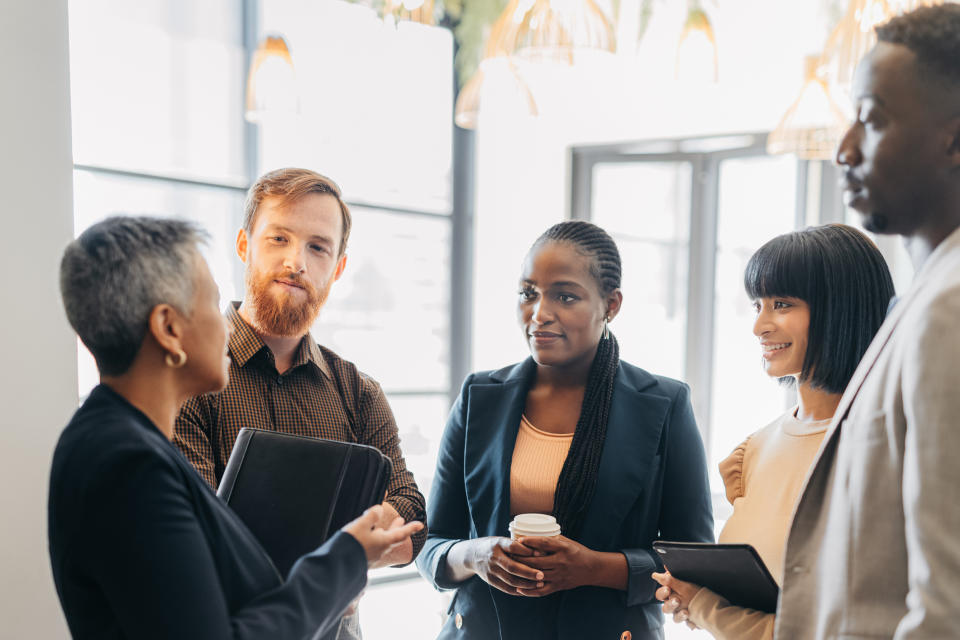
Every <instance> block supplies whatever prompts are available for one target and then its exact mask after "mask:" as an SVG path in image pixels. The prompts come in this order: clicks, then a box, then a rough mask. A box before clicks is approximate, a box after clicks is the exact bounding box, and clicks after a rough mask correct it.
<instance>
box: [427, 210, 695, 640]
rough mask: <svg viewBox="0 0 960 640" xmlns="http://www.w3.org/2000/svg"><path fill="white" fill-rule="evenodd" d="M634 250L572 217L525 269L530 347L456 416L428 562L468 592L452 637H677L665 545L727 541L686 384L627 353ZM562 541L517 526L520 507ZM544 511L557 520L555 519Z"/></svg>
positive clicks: (436, 495) (440, 583) (469, 386)
mask: <svg viewBox="0 0 960 640" xmlns="http://www.w3.org/2000/svg"><path fill="white" fill-rule="evenodd" d="M620 272H621V265H620V253H619V251H618V250H617V246H616V244H615V243H614V241H613V239H612V238H610V236H609V235H607V233H606V232H605V231H603V229H601V228H600V227H597V226H595V225H593V224H590V223H588V222H583V221H570V222H562V223H560V224H557V225H555V226H553V227H551V228H550V229H548V230H547V231H546V232H545V233H544V234H543V235H541V236H540V238H538V239H537V241H536V242H535V243H534V244H533V247H532V248H531V249H530V251H529V253H528V254H527V256H526V259H525V260H524V262H523V265H522V268H521V275H520V278H519V280H520V282H519V292H518V296H517V298H518V300H517V315H518V319H519V324H520V330H521V333H522V336H523V340H524V342H525V343H526V344H527V347H528V348H529V350H530V354H531V357H530V358H528V359H527V360H525V361H524V362H522V363H519V364H515V365H511V366H508V367H505V368H503V369H500V370H499V371H484V372H480V373H474V374H471V375H470V376H468V377H467V379H466V380H465V381H464V383H463V388H462V390H461V392H460V397H459V399H458V400H457V402H456V403H455V405H454V407H453V409H452V410H451V412H450V418H449V420H448V422H447V426H446V430H445V431H444V434H443V440H442V443H441V445H440V451H439V454H438V457H437V470H436V475H435V476H434V481H433V488H432V491H431V494H430V499H429V500H428V502H427V519H428V522H429V523H430V531H429V532H428V534H427V542H426V545H425V546H424V548H423V552H422V553H421V554H420V557H419V558H418V559H417V565H418V567H419V569H420V571H421V573H422V574H423V575H424V577H426V578H427V580H429V581H430V582H431V583H432V584H434V585H435V586H436V587H437V588H439V589H455V590H456V594H455V596H454V599H453V602H452V604H451V606H450V616H449V618H448V620H447V622H446V625H445V626H444V628H443V629H442V631H441V632H440V638H463V639H477V640H490V639H491V638H502V639H505V640H506V639H513V638H516V639H523V640H533V639H537V638H540V639H544V640H546V639H550V640H558V639H563V640H567V639H569V640H583V639H584V638H631V637H632V638H633V640H647V639H661V638H663V617H662V615H661V613H660V611H659V604H658V603H657V601H656V600H655V599H654V591H655V589H656V588H657V584H656V583H655V582H654V581H653V580H651V578H650V574H651V572H652V571H653V570H655V569H657V568H658V567H659V566H660V565H659V564H658V561H657V558H656V555H655V553H654V551H653V549H652V543H653V541H654V540H655V539H656V538H658V537H660V536H664V537H668V538H670V539H671V540H689V541H700V542H704V541H710V542H712V541H713V513H712V510H711V503H710V487H709V482H708V479H707V470H706V462H705V458H704V452H703V443H702V441H701V440H700V433H699V431H698V430H697V425H696V423H695V422H694V418H693V410H692V408H691V406H690V396H689V389H688V387H687V385H685V384H683V383H681V382H677V381H676V380H671V379H669V378H664V377H661V376H656V375H653V374H651V373H648V372H646V371H644V370H643V369H640V368H638V367H635V366H633V365H631V364H628V363H626V362H623V361H622V360H620V356H619V347H618V345H617V339H616V338H615V337H614V335H613V334H612V333H611V332H610V331H609V329H608V327H607V325H608V323H609V322H610V321H611V320H613V319H614V318H615V317H616V315H617V313H618V312H619V310H620V305H621V302H622V300H623V295H622V294H621V292H620ZM530 513H534V514H550V515H552V516H554V517H555V518H556V521H557V522H558V523H559V525H560V535H556V536H554V537H530V536H527V537H523V536H519V537H518V539H516V540H512V539H511V538H510V537H508V536H509V535H510V534H509V533H508V524H509V523H510V521H511V518H512V517H514V516H516V515H518V514H530ZM541 518H542V516H541Z"/></svg>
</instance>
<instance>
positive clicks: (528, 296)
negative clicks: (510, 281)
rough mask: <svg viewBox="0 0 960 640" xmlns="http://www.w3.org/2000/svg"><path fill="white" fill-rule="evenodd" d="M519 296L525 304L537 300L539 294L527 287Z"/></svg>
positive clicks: (521, 290)
mask: <svg viewBox="0 0 960 640" xmlns="http://www.w3.org/2000/svg"><path fill="white" fill-rule="evenodd" d="M519 295H520V299H521V300H522V301H523V302H530V301H531V300H534V299H536V297H537V292H536V291H535V290H534V289H532V288H530V287H527V288H525V289H520V291H519Z"/></svg>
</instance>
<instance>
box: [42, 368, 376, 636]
mask: <svg viewBox="0 0 960 640" xmlns="http://www.w3.org/2000/svg"><path fill="white" fill-rule="evenodd" d="M48 510H49V531H48V532H49V537H50V561H51V563H52V565H53V577H54V582H55V583H56V586H57V593H58V595H59V596H60V603H61V605H62V606H63V610H64V613H65V614H66V617H67V622H68V624H69V625H70V632H71V633H72V634H73V637H74V638H77V639H83V638H97V639H98V640H102V639H109V638H137V639H140V638H170V639H177V640H185V639H189V638H197V639H198V640H199V639H201V638H202V639H203V640H216V639H220V638H271V639H277V640H279V639H281V638H309V637H312V636H313V635H314V634H315V633H317V632H318V631H319V632H322V631H325V630H329V629H330V628H331V627H332V625H334V624H335V623H337V622H338V621H339V619H340V615H341V613H342V612H343V610H344V609H345V608H346V607H347V605H348V604H349V603H350V601H351V600H352V599H353V598H355V597H356V596H357V595H358V594H359V593H360V591H361V589H362V588H363V586H364V585H365V583H366V574H367V562H366V554H365V553H364V550H363V547H362V546H360V544H359V543H358V542H357V541H356V539H354V538H353V537H352V536H350V535H349V534H347V533H343V532H340V533H337V534H336V535H334V536H333V537H332V538H331V539H330V540H329V541H328V542H327V543H325V544H324V545H323V546H322V547H320V548H319V549H317V550H316V551H314V552H313V553H311V554H308V555H306V556H304V557H303V558H301V559H300V560H299V561H298V562H297V564H295V565H294V566H293V568H292V569H291V570H290V575H289V576H288V577H287V580H286V581H284V580H282V579H281V577H280V575H278V573H277V571H276V569H275V568H274V567H273V564H272V563H271V561H270V559H269V557H268V556H267V554H266V553H265V552H264V551H263V549H262V548H261V547H260V545H259V544H258V543H257V541H256V539H255V538H254V537H253V534H251V533H250V531H249V530H248V529H247V528H246V527H245V526H244V524H243V523H242V522H241V521H240V520H239V518H237V516H236V515H234V513H233V512H232V511H230V509H229V508H228V507H227V506H226V505H224V504H223V503H222V502H221V501H220V500H219V499H218V498H217V496H216V495H215V494H214V493H213V491H212V490H211V489H210V487H208V486H207V484H206V483H205V482H204V481H203V480H202V479H201V478H200V476H199V475H197V472H196V471H195V470H194V469H193V467H191V466H190V464H189V463H188V462H187V461H186V459H185V458H184V457H183V455H182V454H181V453H180V452H179V451H178V450H177V449H176V447H174V446H173V445H172V444H171V443H170V441H169V440H167V439H166V437H164V435H163V434H162V433H161V432H160V431H159V430H158V429H157V428H156V426H155V425H154V424H153V423H152V422H151V421H150V419H149V418H147V416H145V415H144V414H143V413H141V412H140V411H139V410H138V409H136V408H135V407H133V405H131V404H130V403H129V402H127V401H126V400H125V399H124V398H122V397H121V396H119V395H118V394H116V393H115V392H114V391H112V390H111V389H109V388H108V387H106V386H103V385H101V386H98V387H97V388H96V389H94V390H93V392H92V393H91V394H90V397H89V398H88V399H87V401H86V402H84V403H83V406H82V407H81V408H80V409H79V410H78V411H77V413H76V414H74V416H73V419H72V420H71V421H70V424H68V425H67V428H66V429H65V430H64V432H63V434H61V436H60V441H59V443H58V444H57V448H56V451H55V453H54V457H53V469H52V471H51V477H50V496H49V503H48Z"/></svg>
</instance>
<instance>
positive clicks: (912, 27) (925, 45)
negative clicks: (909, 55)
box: [876, 4, 960, 85]
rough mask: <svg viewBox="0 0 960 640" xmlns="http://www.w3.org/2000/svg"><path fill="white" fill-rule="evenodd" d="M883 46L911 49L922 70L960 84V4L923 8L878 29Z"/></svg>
mask: <svg viewBox="0 0 960 640" xmlns="http://www.w3.org/2000/svg"><path fill="white" fill-rule="evenodd" d="M876 32H877V39H878V40H879V41H880V42H889V43H891V44H901V45H903V46H905V47H907V48H908V49H910V50H911V51H912V52H913V53H914V54H915V55H916V56H917V62H918V63H919V64H920V65H921V67H923V68H925V69H926V70H928V71H932V72H934V74H936V75H937V76H939V77H940V78H941V79H942V80H945V81H946V82H947V84H949V85H957V84H960V4H941V5H937V6H933V7H920V8H918V9H914V10H913V11H909V12H907V13H904V14H903V15H899V16H896V17H895V18H892V19H891V20H889V21H888V22H886V23H884V24H882V25H879V26H878V27H877V28H876Z"/></svg>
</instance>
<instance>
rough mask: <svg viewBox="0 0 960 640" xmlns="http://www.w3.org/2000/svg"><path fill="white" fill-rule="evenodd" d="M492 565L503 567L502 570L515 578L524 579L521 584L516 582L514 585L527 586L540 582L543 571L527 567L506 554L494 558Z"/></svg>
mask: <svg viewBox="0 0 960 640" xmlns="http://www.w3.org/2000/svg"><path fill="white" fill-rule="evenodd" d="M493 565H494V566H496V567H499V568H501V569H503V571H504V572H506V573H507V574H508V575H511V576H516V577H517V578H521V579H523V580H524V581H525V582H524V583H523V584H516V585H514V586H524V587H526V586H529V585H530V583H536V582H541V581H542V580H543V571H540V570H539V569H536V568H534V567H528V566H527V565H525V564H523V563H521V562H517V561H516V560H514V559H513V558H511V557H509V556H507V555H503V556H502V557H499V558H494V559H493ZM511 584H512V583H511Z"/></svg>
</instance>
